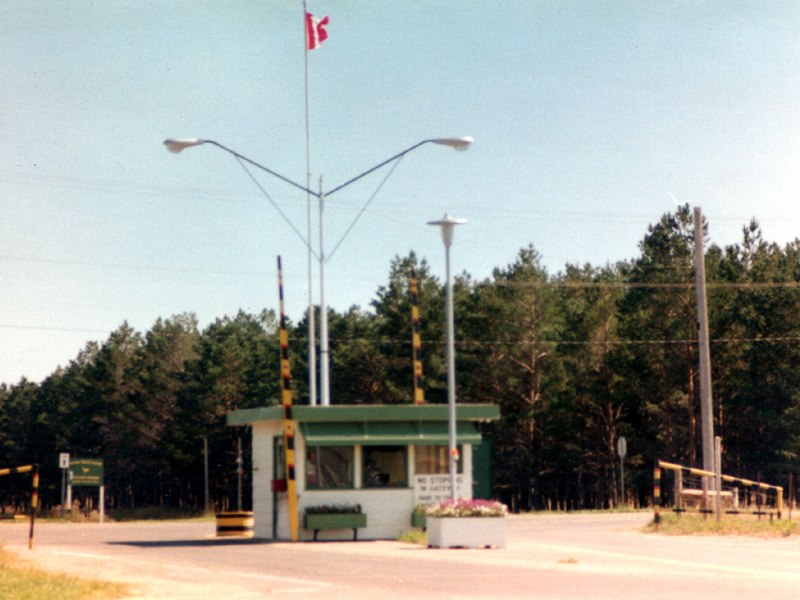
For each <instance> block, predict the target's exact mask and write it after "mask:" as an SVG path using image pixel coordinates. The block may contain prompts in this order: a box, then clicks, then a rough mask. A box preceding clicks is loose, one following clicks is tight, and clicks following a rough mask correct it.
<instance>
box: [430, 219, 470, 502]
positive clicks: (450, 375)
mask: <svg viewBox="0 0 800 600" xmlns="http://www.w3.org/2000/svg"><path fill="white" fill-rule="evenodd" d="M466 222H467V220H466V219H456V218H454V217H451V216H450V215H449V214H447V213H445V215H444V217H443V218H441V219H439V220H438V221H428V225H436V226H438V227H440V228H441V230H442V240H443V241H444V261H445V280H446V284H445V285H446V287H445V290H446V295H447V309H446V315H447V316H446V320H447V425H448V436H447V439H448V450H449V454H450V461H449V463H448V466H449V471H450V499H451V500H454V501H455V500H457V499H458V493H457V492H456V479H457V477H456V471H457V468H458V447H457V445H456V343H455V323H454V321H455V319H454V317H453V282H452V278H451V276H450V246H452V245H453V230H454V229H455V226H456V225H463V224H464V223H466Z"/></svg>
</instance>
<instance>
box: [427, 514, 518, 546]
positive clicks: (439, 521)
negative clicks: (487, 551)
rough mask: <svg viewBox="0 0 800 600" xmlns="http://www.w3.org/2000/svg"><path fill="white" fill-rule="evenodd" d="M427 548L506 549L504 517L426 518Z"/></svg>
mask: <svg viewBox="0 0 800 600" xmlns="http://www.w3.org/2000/svg"><path fill="white" fill-rule="evenodd" d="M427 525H428V546H430V547H434V548H484V547H487V546H495V547H497V548H505V547H506V518H505V517H431V516H428V518H427Z"/></svg>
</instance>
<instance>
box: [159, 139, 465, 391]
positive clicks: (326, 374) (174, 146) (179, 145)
mask: <svg viewBox="0 0 800 600" xmlns="http://www.w3.org/2000/svg"><path fill="white" fill-rule="evenodd" d="M473 141H474V140H473V139H472V138H471V137H469V136H466V137H457V138H431V139H428V140H422V141H421V142H418V143H416V144H414V145H413V146H411V147H409V148H406V149H405V150H403V151H402V152H398V153H397V154H395V155H394V156H392V157H390V158H387V159H386V160H384V161H383V162H381V163H379V164H377V165H375V166H374V167H372V168H370V169H367V170H366V171H364V172H363V173H360V174H359V175H356V176H355V177H352V178H351V179H348V180H347V181H345V182H344V183H342V184H339V185H338V186H336V187H335V188H333V189H330V190H328V191H327V192H326V191H324V190H323V189H322V178H321V177H320V182H319V191H318V192H315V191H312V190H311V189H310V188H309V187H308V186H304V185H301V184H299V183H297V182H296V181H292V180H291V179H289V178H288V177H285V176H284V175H281V174H280V173H277V172H275V171H273V170H272V169H270V168H268V167H265V166H264V165H262V164H260V163H258V162H256V161H254V160H253V159H251V158H248V157H246V156H244V155H243V154H239V153H238V152H236V151H235V150H231V149H230V148H228V147H227V146H223V145H222V144H220V143H219V142H216V141H214V140H204V139H200V138H169V139H166V140H164V145H165V146H166V147H167V150H169V151H170V152H174V153H176V154H177V153H179V152H181V151H183V150H185V149H186V148H191V147H193V146H202V145H203V144H211V145H212V146H216V147H217V148H219V149H221V150H224V151H225V152H227V153H228V154H231V155H232V156H234V157H235V158H237V159H238V160H240V161H244V162H246V163H248V164H250V165H252V166H254V167H256V168H257V169H260V170H262V171H264V172H265V173H269V174H270V175H272V176H274V177H277V178H278V179H280V180H281V181H283V182H285V183H288V184H289V185H291V186H293V187H295V188H298V189H300V190H302V191H304V192H306V194H309V195H311V196H314V197H316V198H317V200H319V254H318V256H317V260H318V261H319V272H320V276H319V281H320V291H319V295H320V317H319V321H320V323H319V329H320V331H319V337H320V341H319V347H320V352H319V359H320V365H319V370H320V391H319V396H320V404H321V405H322V406H329V405H330V366H329V365H330V357H329V348H330V345H329V341H328V314H327V312H328V308H327V305H326V304H325V262H326V259H325V247H324V237H323V230H324V204H325V200H326V199H327V198H328V197H329V196H331V194H334V193H335V192H338V191H339V190H341V189H343V188H346V187H347V186H349V185H350V184H352V183H355V182H356V181H358V180H360V179H362V178H363V177H366V176H367V175H369V174H370V173H373V172H375V171H377V170H378V169H380V168H381V167H384V166H386V165H388V164H389V163H392V162H394V161H396V160H399V159H401V158H402V157H403V156H405V155H406V154H408V153H409V152H411V151H413V150H416V149H417V148H419V147H420V146H423V145H424V144H438V145H440V146H449V147H450V148H454V149H455V150H459V151H462V150H466V149H467V148H469V147H470V145H471V144H472V142H473ZM262 191H263V190H262ZM281 215H282V216H284V215H283V213H281ZM284 219H286V217H285V216H284ZM287 222H288V220H287ZM289 225H290V226H291V227H292V229H293V230H294V231H295V232H296V233H298V235H299V236H300V238H301V239H303V242H305V244H306V246H307V247H308V249H309V251H310V252H313V250H311V239H310V235H311V232H310V227H309V233H308V235H309V239H304V238H303V236H302V235H300V234H299V232H297V229H295V228H294V226H293V225H292V224H291V223H289ZM443 231H444V229H443ZM451 237H452V234H451ZM310 270H311V269H310V266H309V278H308V281H309V290H308V294H309V299H310V298H311V275H310ZM311 312H313V302H311V300H309V329H311V328H312V327H313V325H312V324H313V323H314V321H313V316H312V315H311ZM308 335H309V338H312V336H313V335H314V332H313V331H309V333H308ZM311 350H312V349H311V344H309V351H310V352H309V357H308V361H309V393H311V392H312V390H314V388H315V385H316V381H312V380H311V377H312V376H313V369H312V367H311V364H312V363H313V362H314V361H315V360H316V357H315V356H314V352H313V351H311ZM309 403H310V404H314V398H313V397H312V398H310V402H309Z"/></svg>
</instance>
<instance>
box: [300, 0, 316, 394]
mask: <svg viewBox="0 0 800 600" xmlns="http://www.w3.org/2000/svg"><path fill="white" fill-rule="evenodd" d="M307 14H308V9H307V7H306V0H303V51H304V66H305V108H306V190H310V189H311V124H310V123H311V120H310V118H309V114H310V111H309V107H308V26H307V18H308V17H307V16H306V15H307ZM306 228H307V231H308V234H307V235H308V244H307V249H306V252H307V258H306V263H307V270H308V403H309V405H311V406H314V405H315V404H317V352H316V349H317V343H316V339H315V331H316V318H315V317H314V296H313V285H312V281H313V276H312V272H311V270H312V265H313V260H312V251H311V193H310V192H306Z"/></svg>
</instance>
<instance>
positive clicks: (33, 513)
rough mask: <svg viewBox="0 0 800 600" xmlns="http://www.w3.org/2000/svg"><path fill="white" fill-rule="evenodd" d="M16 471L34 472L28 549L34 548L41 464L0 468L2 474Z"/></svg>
mask: <svg viewBox="0 0 800 600" xmlns="http://www.w3.org/2000/svg"><path fill="white" fill-rule="evenodd" d="M16 473H33V481H32V489H31V528H30V530H29V532H28V549H29V550H30V549H32V548H33V524H34V521H35V520H36V509H37V508H38V506H39V465H23V466H21V467H9V468H7V469H0V476H2V475H14V474H16Z"/></svg>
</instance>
